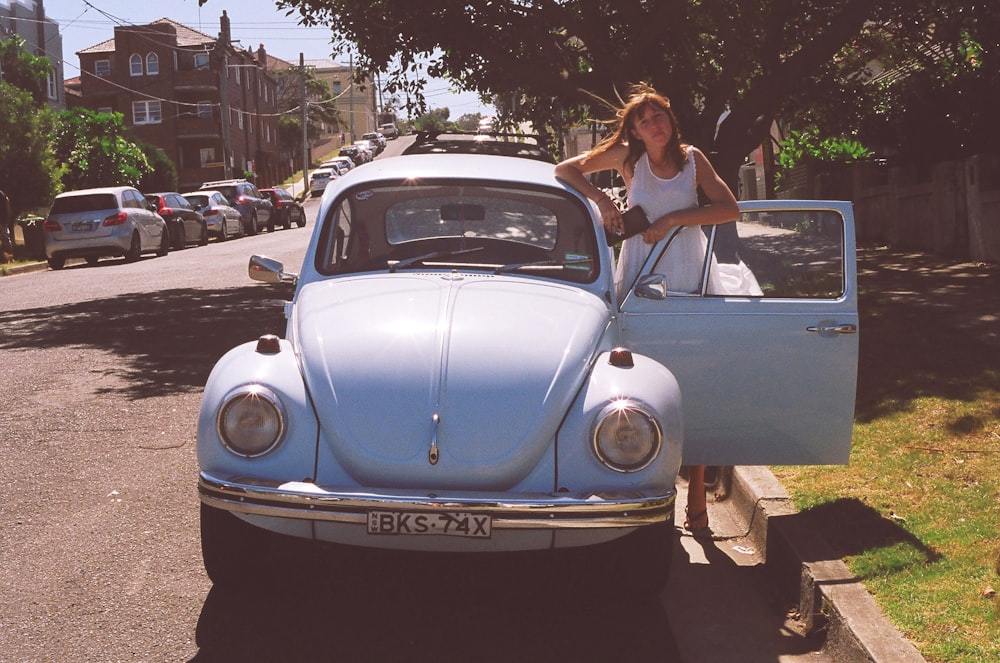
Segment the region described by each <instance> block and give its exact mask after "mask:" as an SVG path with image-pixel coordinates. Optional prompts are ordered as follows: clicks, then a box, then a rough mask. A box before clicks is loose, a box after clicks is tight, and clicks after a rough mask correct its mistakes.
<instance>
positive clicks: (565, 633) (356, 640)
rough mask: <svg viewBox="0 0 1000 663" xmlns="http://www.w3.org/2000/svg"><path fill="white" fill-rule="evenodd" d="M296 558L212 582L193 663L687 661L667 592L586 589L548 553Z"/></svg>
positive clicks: (337, 553) (330, 553) (333, 553)
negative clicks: (229, 583) (238, 583)
mask: <svg viewBox="0 0 1000 663" xmlns="http://www.w3.org/2000/svg"><path fill="white" fill-rule="evenodd" d="M277 559H279V560H280V559H281V558H280V557H278V558H277ZM304 559H305V560H306V561H305V562H303V560H304ZM291 561H292V562H294V564H287V563H284V562H278V568H282V569H283V570H282V571H276V570H273V569H272V570H269V571H268V570H264V571H263V572H262V575H261V578H260V579H259V582H254V585H253V587H252V588H248V589H246V590H243V591H233V590H228V589H221V588H218V587H213V589H212V590H211V592H210V593H209V595H208V598H207V599H206V601H205V604H204V607H203V609H202V613H201V617H200V619H199V622H198V628H197V644H198V647H199V653H198V655H197V656H196V657H195V658H194V659H192V660H193V661H196V662H198V663H205V662H209V661H232V660H240V661H278V660H337V661H344V662H350V661H415V660H421V661H477V662H481V661H505V662H508V661H525V662H531V661H547V662H548V661H574V662H580V661H582V662H587V661H595V662H597V661H602V662H603V661H630V662H638V663H641V662H643V661H658V662H667V663H669V662H670V661H677V660H678V659H677V658H675V657H674V656H672V655H671V652H675V651H676V647H675V645H674V643H673V640H672V636H671V634H670V629H669V625H668V623H667V618H666V615H665V613H664V611H663V609H662V607H661V604H660V599H659V598H657V597H650V598H648V599H631V600H625V599H621V598H616V597H613V596H608V595H606V594H600V593H597V594H595V593H593V592H589V591H586V590H585V589H584V588H582V587H581V583H580V582H573V579H572V578H571V577H568V576H569V575H570V574H572V573H577V572H579V571H580V569H575V570H574V568H573V565H570V566H563V565H560V564H559V563H558V562H557V561H556V560H555V559H554V558H552V557H549V556H547V555H539V554H525V555H503V556H494V555H442V554H420V553H416V554H415V553H406V554H397V553H390V552H386V551H365V552H363V553H360V552H359V553H354V552H352V551H344V550H342V549H336V550H330V549H322V552H316V553H313V554H312V555H311V556H310V555H304V554H303V551H301V550H299V551H297V553H296V554H295V555H294V558H293V559H292V560H291ZM623 562H624V563H627V561H626V560H623ZM324 578H325V579H324ZM583 578H586V575H582V576H580V577H579V578H578V580H580V579H583Z"/></svg>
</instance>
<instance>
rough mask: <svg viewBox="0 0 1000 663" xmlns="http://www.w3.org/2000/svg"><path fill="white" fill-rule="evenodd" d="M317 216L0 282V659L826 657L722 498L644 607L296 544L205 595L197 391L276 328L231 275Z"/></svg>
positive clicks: (496, 571) (290, 247) (310, 207)
mask: <svg viewBox="0 0 1000 663" xmlns="http://www.w3.org/2000/svg"><path fill="white" fill-rule="evenodd" d="M403 140H405V139H403ZM400 143H402V140H401V141H396V144H397V145H398V144H400ZM317 205H318V200H316V201H313V200H310V201H308V202H307V212H308V216H309V222H308V224H307V226H306V228H305V229H297V228H293V229H291V230H286V231H279V232H276V233H272V234H263V235H259V236H257V237H252V238H245V239H241V240H237V241H230V242H227V243H223V244H216V243H214V242H213V243H211V244H209V245H208V246H206V247H199V248H189V249H186V250H184V251H181V252H171V253H170V254H169V255H167V256H166V257H162V258H154V257H144V258H143V259H142V260H140V261H139V262H137V263H132V264H125V263H124V262H123V261H121V260H103V261H101V262H100V263H99V264H98V265H97V266H96V267H86V266H83V265H80V266H72V267H68V268H66V269H65V270H62V271H58V272H54V271H50V270H44V271H39V272H34V273H29V274H21V275H16V276H10V277H6V278H0V386H2V388H3V395H4V398H3V405H2V406H0V458H2V463H0V662H8V661H9V662H11V663H13V662H15V661H17V662H19V663H20V662H27V661H151V662H155V661H231V660H240V661H286V660H296V659H311V660H324V661H338V662H339V661H396V660H398V661H430V660H434V661H514V660H516V661H536V660H537V661H543V660H544V661H554V660H555V661H616V662H617V661H684V662H686V663H695V662H697V661H732V660H740V661H745V662H756V661H760V662H761V663H769V662H776V661H805V660H809V661H812V662H818V661H825V660H826V659H825V658H824V657H823V656H822V655H821V654H817V653H815V649H816V647H817V646H818V643H815V642H813V641H811V640H809V639H807V638H803V637H801V636H800V635H799V634H797V633H796V632H795V630H794V625H793V624H791V623H790V622H788V621H787V620H786V618H785V614H784V606H782V605H780V603H778V602H777V601H776V600H775V599H774V598H773V597H772V595H771V593H770V591H769V589H768V587H767V584H766V581H765V580H764V577H763V575H762V572H761V570H760V566H759V564H758V563H757V560H756V558H755V556H754V554H753V551H752V550H747V549H746V548H745V546H741V543H743V542H742V540H741V539H740V538H739V537H738V532H737V529H738V527H739V526H738V525H736V524H735V521H734V524H732V525H729V524H727V521H726V518H727V516H726V513H725V503H724V502H720V503H718V504H714V505H713V506H712V513H713V518H714V519H715V520H714V523H715V525H716V529H717V531H719V532H723V531H725V530H726V529H727V527H728V528H729V529H731V530H732V531H733V532H734V533H735V534H734V535H733V536H732V537H731V538H725V539H723V540H719V541H708V542H705V541H695V540H693V539H690V538H689V537H685V538H684V539H683V541H682V544H678V546H679V547H678V549H677V554H676V555H675V560H674V568H673V569H672V579H671V584H670V586H669V587H668V589H667V591H666V592H665V593H664V594H663V595H662V596H659V597H651V598H649V599H647V600H629V601H625V600H622V599H620V598H616V597H614V596H612V595H608V594H606V593H603V592H600V591H598V590H596V589H594V588H593V587H591V586H589V585H588V584H587V583H581V582H579V579H580V578H586V577H587V576H588V571H589V569H588V568H587V567H586V565H585V564H583V563H569V564H559V565H553V564H551V563H550V562H548V561H546V560H539V559H535V558H533V557H527V558H520V557H519V558H514V559H497V558H492V557H478V556H468V557H460V558H454V557H435V556H427V555H422V556H417V555H405V556H403V555H383V554H370V553H360V554H351V553H350V552H344V551H339V552H336V553H335V552H330V551H321V552H316V551H313V550H311V549H310V550H300V549H298V548H292V549H290V550H285V551H282V552H280V553H276V555H275V560H274V561H275V563H274V565H273V566H272V567H270V568H266V569H261V574H260V582H259V583H258V584H256V585H254V586H253V587H251V588H248V590H247V591H245V592H238V593H234V592H226V591H220V590H218V589H215V588H213V587H212V584H211V582H210V581H209V580H208V578H207V576H206V575H205V572H204V569H203V568H202V564H201V555H200V549H199V533H198V500H197V495H196V491H195V481H196V474H197V462H196V458H195V433H196V429H195V426H196V416H197V410H198V406H199V400H200V390H201V387H202V385H203V384H204V382H205V379H206V378H207V376H208V372H209V370H210V369H211V367H212V365H213V364H214V362H215V361H216V360H217V359H218V357H220V356H221V355H222V354H223V353H224V352H225V351H226V350H228V349H229V348H230V347H232V346H233V345H236V344H237V343H240V342H243V341H247V340H252V339H254V338H256V337H257V336H259V335H260V334H262V333H277V334H279V335H283V330H284V318H283V315H282V310H281V308H280V306H276V305H275V300H278V301H280V300H282V299H285V298H287V297H289V296H290V295H291V289H290V287H288V286H268V285H263V284H258V283H253V282H250V281H249V280H248V278H247V276H246V263H247V257H248V256H249V255H250V254H251V253H263V254H266V255H269V256H271V257H274V258H277V259H281V260H284V261H286V265H287V266H288V267H289V268H290V269H291V270H292V271H297V269H298V264H299V262H300V261H301V256H302V254H303V252H304V249H305V245H306V242H307V241H308V238H309V234H310V232H311V230H312V226H313V222H314V217H315V213H316V207H317ZM681 504H683V502H682V503H681ZM233 554H234V555H238V554H239V551H238V550H234V551H233ZM621 562H622V563H623V564H628V563H629V560H621Z"/></svg>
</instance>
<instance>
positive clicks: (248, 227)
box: [200, 180, 274, 235]
mask: <svg viewBox="0 0 1000 663" xmlns="http://www.w3.org/2000/svg"><path fill="white" fill-rule="evenodd" d="M200 188H201V189H202V190H205V189H214V190H215V191H219V192H220V193H222V195H224V196H225V197H226V200H228V201H229V204H230V205H232V206H233V207H235V208H236V209H237V210H239V213H240V216H242V217H243V233H244V234H245V235H256V234H257V231H258V230H259V229H260V227H261V226H263V225H264V224H267V223H269V221H270V219H271V215H272V214H273V213H274V204H273V203H272V202H271V201H270V200H268V199H267V198H266V197H265V196H263V195H261V193H260V191H258V190H257V187H256V186H254V185H253V182H248V181H247V180H218V181H215V182H205V183H204V184H202V185H201V187H200Z"/></svg>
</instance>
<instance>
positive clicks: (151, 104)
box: [132, 101, 163, 124]
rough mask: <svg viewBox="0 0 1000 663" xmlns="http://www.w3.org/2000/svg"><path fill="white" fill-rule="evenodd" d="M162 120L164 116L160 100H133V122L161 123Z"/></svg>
mask: <svg viewBox="0 0 1000 663" xmlns="http://www.w3.org/2000/svg"><path fill="white" fill-rule="evenodd" d="M162 121H163V116H162V115H161V114H160V102H159V101H133V102H132V123H133V124H159V123H160V122H162Z"/></svg>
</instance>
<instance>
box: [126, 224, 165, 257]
mask: <svg viewBox="0 0 1000 663" xmlns="http://www.w3.org/2000/svg"><path fill="white" fill-rule="evenodd" d="M165 234H166V233H164V235H165ZM167 241H168V242H169V237H168V238H167ZM161 243H162V240H161ZM141 255H142V242H141V241H140V240H139V233H138V231H133V232H132V239H131V240H130V241H129V245H128V251H126V252H125V262H136V261H137V260H139V257H140V256H141Z"/></svg>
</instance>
